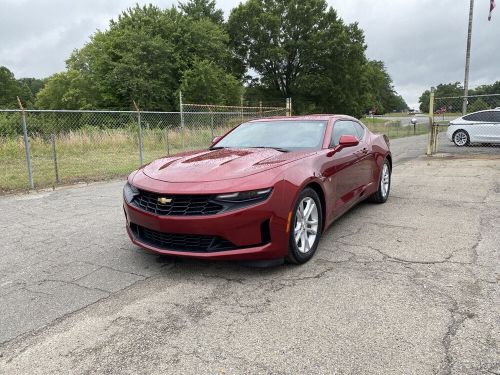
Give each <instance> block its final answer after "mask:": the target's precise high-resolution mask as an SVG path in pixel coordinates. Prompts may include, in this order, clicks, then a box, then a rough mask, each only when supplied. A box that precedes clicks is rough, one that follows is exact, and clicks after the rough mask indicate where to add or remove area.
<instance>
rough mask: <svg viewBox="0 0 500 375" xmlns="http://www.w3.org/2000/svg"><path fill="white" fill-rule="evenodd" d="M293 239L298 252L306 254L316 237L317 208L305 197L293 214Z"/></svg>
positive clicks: (311, 200) (317, 224)
mask: <svg viewBox="0 0 500 375" xmlns="http://www.w3.org/2000/svg"><path fill="white" fill-rule="evenodd" d="M295 218H296V219H295V229H294V238H295V244H296V245H297V248H298V250H299V252H301V253H303V254H305V253H308V252H309V251H310V250H311V249H312V247H313V245H314V242H315V241H316V237H317V235H318V226H319V217H318V206H317V205H316V203H315V202H314V199H312V198H310V197H305V198H304V199H302V200H301V201H300V203H299V205H298V207H297V212H296V214H295Z"/></svg>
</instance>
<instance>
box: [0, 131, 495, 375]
mask: <svg viewBox="0 0 500 375" xmlns="http://www.w3.org/2000/svg"><path fill="white" fill-rule="evenodd" d="M426 140H427V137H426V136H418V137H411V138H403V139H397V140H394V141H392V142H391V147H392V150H393V153H394V156H395V168H394V173H393V185H392V191H391V197H390V199H389V201H388V202H387V203H386V204H384V205H375V204H370V203H363V204H360V205H359V206H357V207H356V208H355V209H353V210H352V211H351V212H349V213H348V214H347V215H345V216H344V217H343V218H341V219H339V220H338V221H337V222H336V223H335V224H334V225H333V226H332V227H331V228H330V229H329V230H328V231H327V233H326V234H325V236H324V237H323V239H322V241H321V244H320V247H319V249H318V252H317V254H316V256H315V257H314V258H313V260H312V261H311V262H309V263H307V264H305V265H303V266H291V265H285V266H280V267H275V268H269V269H255V268H249V267H245V266H242V265H239V264H235V263H227V262H224V263H221V262H203V261H192V260H174V259H170V258H164V257H159V256H155V255H150V254H146V253H144V252H143V251H141V250H139V249H137V248H136V247H135V246H133V245H132V244H130V242H129V240H128V238H127V237H126V234H125V230H124V219H123V213H122V209H121V188H122V185H123V182H121V181H117V182H108V183H96V184H91V185H88V186H84V187H70V188H64V189H58V190H56V191H45V192H38V193H32V194H27V195H16V196H9V197H2V198H0V212H1V213H2V215H0V229H1V230H2V236H1V237H0V254H1V258H0V373H1V374H58V373H60V374H67V373H72V374H94V373H95V374H97V373H99V374H101V373H119V374H137V373H148V374H155V373H158V374H165V373H182V374H200V373H203V374H248V373H252V374H254V373H262V374H269V373H276V374H288V373H289V374H295V373H328V374H363V373H370V374H436V373H438V374H481V373H484V374H488V373H499V372H500V364H499V361H498V358H499V356H498V354H499V353H498V341H499V324H498V323H499V319H500V316H499V307H498V306H499V299H498V297H499V293H498V292H499V289H498V271H499V269H498V264H499V263H498V260H499V246H498V243H500V231H499V230H498V228H499V227H500V158H497V157H495V155H493V156H491V155H489V156H487V157H484V158H474V159H469V158H456V160H455V159H448V158H440V157H436V158H425V157H419V156H420V155H422V154H423V152H424V151H425V142H426Z"/></svg>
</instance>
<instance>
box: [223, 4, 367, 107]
mask: <svg viewBox="0 0 500 375" xmlns="http://www.w3.org/2000/svg"><path fill="white" fill-rule="evenodd" d="M227 28H228V32H229V35H230V38H231V44H232V46H233V48H234V51H235V53H236V54H237V56H238V57H239V58H240V59H241V60H242V61H243V62H244V63H245V65H246V66H247V68H248V69H249V70H253V71H255V72H256V73H257V74H258V76H259V84H260V85H262V86H264V87H266V88H268V89H270V90H274V91H276V92H278V93H279V94H280V96H281V97H283V98H284V97H293V98H294V103H295V108H299V111H303V110H306V108H308V109H307V110H315V111H343V112H346V113H351V114H360V113H362V112H363V111H364V107H365V103H363V102H362V98H363V96H364V92H363V87H362V79H361V78H360V77H361V76H362V75H363V74H362V73H363V69H364V65H365V62H366V58H365V54H364V52H365V48H366V47H365V45H364V35H363V32H362V31H361V30H360V29H359V27H358V26H357V24H352V25H346V24H344V23H343V21H342V20H341V19H340V18H338V17H337V14H336V12H335V10H333V9H332V8H328V7H327V4H326V2H325V1H324V0H310V1H302V0H279V1H277V0H247V1H246V2H245V3H243V4H240V5H239V6H238V7H236V8H235V9H233V10H232V12H231V15H230V17H229V20H228V25H227ZM311 103H314V104H313V105H312V106H311Z"/></svg>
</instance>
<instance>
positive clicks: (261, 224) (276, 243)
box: [123, 188, 289, 260]
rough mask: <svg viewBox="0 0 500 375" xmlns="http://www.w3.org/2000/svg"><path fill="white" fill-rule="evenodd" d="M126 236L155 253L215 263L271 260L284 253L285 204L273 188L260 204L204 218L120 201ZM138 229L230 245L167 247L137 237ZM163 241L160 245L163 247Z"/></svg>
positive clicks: (285, 252) (286, 249)
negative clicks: (153, 210) (220, 247)
mask: <svg viewBox="0 0 500 375" xmlns="http://www.w3.org/2000/svg"><path fill="white" fill-rule="evenodd" d="M123 207H124V211H125V216H126V221H127V223H126V228H127V233H128V235H129V237H130V239H131V240H132V242H133V243H134V244H136V245H138V246H140V247H142V248H144V249H147V250H149V251H153V252H155V253H159V254H166V255H172V256H179V257H191V258H203V259H219V260H271V259H278V258H283V257H284V256H286V255H287V252H288V233H287V218H288V207H289V202H286V199H285V197H284V196H283V194H281V193H280V189H276V188H275V189H274V191H273V193H272V194H271V196H270V197H269V198H268V199H267V200H266V201H264V202H262V203H258V204H255V205H252V206H247V207H244V208H241V209H238V210H234V211H227V212H223V213H220V214H215V215H206V216H158V215H155V214H152V213H149V212H146V211H143V210H141V209H139V208H138V207H136V206H135V205H133V204H130V203H128V202H127V201H124V205H123ZM138 227H142V228H146V229H147V230H149V231H148V232H151V231H154V232H155V233H158V234H163V233H166V234H174V235H175V236H181V235H186V236H214V237H217V238H220V239H224V240H225V241H227V242H229V243H231V244H232V245H234V246H231V247H229V248H228V249H227V250H221V251H218V250H217V249H215V250H210V251H192V250H185V249H183V250H179V249H173V248H168V246H164V245H159V244H158V242H154V241H150V240H149V239H148V238H145V237H143V236H142V235H141V233H142V232H141V231H140V230H138V229H137V228H138ZM163 243H164V242H162V244H163Z"/></svg>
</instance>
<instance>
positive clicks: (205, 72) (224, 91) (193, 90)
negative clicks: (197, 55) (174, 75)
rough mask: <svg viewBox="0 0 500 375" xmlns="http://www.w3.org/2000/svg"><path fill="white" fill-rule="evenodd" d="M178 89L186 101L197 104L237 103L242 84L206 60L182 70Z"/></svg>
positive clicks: (241, 91)
mask: <svg viewBox="0 0 500 375" xmlns="http://www.w3.org/2000/svg"><path fill="white" fill-rule="evenodd" d="M180 89H181V90H182V93H183V95H184V98H185V100H186V101H188V102H191V103H197V104H208V103H209V104H220V105H236V104H239V101H240V96H241V95H242V93H243V86H242V85H241V83H240V82H239V81H238V80H237V79H236V78H235V77H234V76H232V75H231V74H228V73H226V72H225V71H224V70H223V69H222V68H220V67H218V66H217V65H215V63H213V62H211V61H207V60H202V61H196V62H195V63H194V65H193V67H192V68H191V69H189V70H187V71H185V72H184V76H183V78H182V84H181V87H180Z"/></svg>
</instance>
